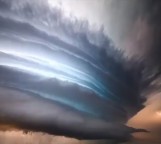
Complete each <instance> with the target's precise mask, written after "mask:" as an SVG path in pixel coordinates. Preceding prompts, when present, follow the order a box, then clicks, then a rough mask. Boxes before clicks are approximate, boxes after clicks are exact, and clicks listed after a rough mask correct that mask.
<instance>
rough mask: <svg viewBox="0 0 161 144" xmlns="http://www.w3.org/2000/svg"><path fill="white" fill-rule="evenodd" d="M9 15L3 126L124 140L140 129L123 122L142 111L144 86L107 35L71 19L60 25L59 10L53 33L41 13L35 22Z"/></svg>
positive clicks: (3, 17) (5, 18)
mask: <svg viewBox="0 0 161 144" xmlns="http://www.w3.org/2000/svg"><path fill="white" fill-rule="evenodd" d="M0 3H3V4H4V3H5V2H1V1H0ZM22 5H23V4H22ZM30 6H31V5H30ZM31 9H32V8H31ZM8 11H10V10H8ZM11 11H12V10H11ZM3 12H5V10H4V11H2V12H0V87H1V88H0V91H1V94H0V102H1V104H0V112H1V113H2V115H0V122H1V123H2V124H13V125H15V126H16V127H17V128H22V129H27V130H35V131H43V132H48V133H51V134H57V135H65V136H70V137H76V138H80V139H105V138H116V139H117V138H118V139H120V138H123V139H124V138H129V137H130V133H131V132H135V131H137V130H135V129H133V128H129V127H126V126H125V125H123V124H124V123H125V122H126V121H127V118H128V116H129V115H131V114H133V112H134V111H135V112H136V111H137V110H138V109H139V108H140V105H141V104H140V98H139V96H138V89H137V88H136V87H135V83H134V81H133V79H132V78H131V76H130V74H128V73H127V72H126V70H124V68H123V67H122V65H121V62H116V60H115V58H114V57H115V56H117V54H115V53H114V52H113V51H114V50H112V49H113V48H112V46H111V45H110V40H109V39H108V38H107V37H106V36H104V34H102V33H101V32H93V31H90V30H89V29H85V28H83V27H82V31H81V30H80V31H75V28H76V27H74V25H78V24H72V23H69V21H67V20H64V19H62V20H61V22H59V25H57V22H55V23H54V20H55V21H56V18H57V19H61V16H59V15H57V11H54V9H53V11H51V13H52V18H53V17H54V16H55V19H54V18H53V19H52V20H53V21H52V22H50V24H51V25H52V26H53V27H54V26H55V27H56V26H57V27H56V28H55V29H54V30H55V31H54V30H53V29H52V32H51V33H50V31H49V29H50V28H48V29H47V28H44V27H43V26H42V23H43V22H44V21H43V20H42V19H38V16H36V17H35V16H33V19H32V20H33V21H32V20H31V21H28V17H27V16H26V15H22V16H21V14H20V13H19V12H18V13H19V14H20V15H19V14H18V15H15V14H14V12H13V15H12V14H11V13H9V12H7V13H4V14H2V13H3ZM16 13H17V12H16ZM22 13H23V12H22ZM24 13H25V12H24ZM54 14H55V15H54ZM45 16H46V15H45ZM35 19H37V21H35ZM63 20H64V21H63ZM54 24H55V25H54ZM53 27H52V28H53ZM80 29H81V27H80ZM97 39H98V40H97ZM108 54H109V55H108ZM111 55H112V56H111ZM120 60H121V58H120ZM129 106H130V108H133V109H134V111H133V110H132V111H131V109H129Z"/></svg>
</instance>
